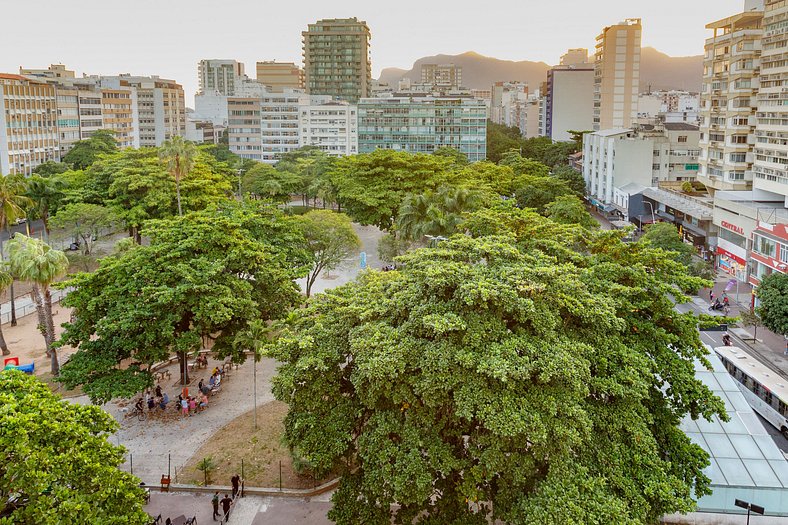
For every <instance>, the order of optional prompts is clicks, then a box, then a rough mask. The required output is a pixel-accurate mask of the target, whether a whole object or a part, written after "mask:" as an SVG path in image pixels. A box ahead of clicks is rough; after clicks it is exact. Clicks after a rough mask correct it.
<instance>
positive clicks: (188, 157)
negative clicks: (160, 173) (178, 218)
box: [159, 135, 197, 215]
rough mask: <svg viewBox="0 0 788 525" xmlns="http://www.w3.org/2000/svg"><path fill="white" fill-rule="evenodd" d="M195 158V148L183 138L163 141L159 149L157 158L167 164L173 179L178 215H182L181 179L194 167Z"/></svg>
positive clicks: (178, 137)
mask: <svg viewBox="0 0 788 525" xmlns="http://www.w3.org/2000/svg"><path fill="white" fill-rule="evenodd" d="M196 156H197V148H196V147H195V146H194V144H193V143H191V142H189V141H187V140H183V137H181V136H179V135H176V136H174V137H172V138H171V139H170V140H166V141H164V143H163V144H162V145H161V147H160V148H159V158H161V159H162V160H163V161H165V162H166V163H167V169H168V170H169V171H170V175H172V176H173V177H175V194H176V196H177V198H178V215H183V210H182V209H181V178H183V177H185V176H187V175H188V174H189V172H190V171H191V170H192V167H194V158H195V157H196Z"/></svg>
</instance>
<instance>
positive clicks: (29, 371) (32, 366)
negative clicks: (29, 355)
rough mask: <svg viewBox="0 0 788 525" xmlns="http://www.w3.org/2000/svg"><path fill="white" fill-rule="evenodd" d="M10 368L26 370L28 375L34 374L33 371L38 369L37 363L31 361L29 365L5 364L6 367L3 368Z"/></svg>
mask: <svg viewBox="0 0 788 525" xmlns="http://www.w3.org/2000/svg"><path fill="white" fill-rule="evenodd" d="M9 368H15V369H17V370H19V371H20V372H24V373H26V374H28V375H33V372H34V371H35V369H36V364H35V363H30V364H29V365H19V366H16V365H5V368H4V369H3V370H8V369H9Z"/></svg>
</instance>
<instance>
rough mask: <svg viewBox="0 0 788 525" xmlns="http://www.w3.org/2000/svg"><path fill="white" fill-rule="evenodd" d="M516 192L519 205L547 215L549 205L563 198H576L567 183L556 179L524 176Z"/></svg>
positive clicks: (519, 181)
mask: <svg viewBox="0 0 788 525" xmlns="http://www.w3.org/2000/svg"><path fill="white" fill-rule="evenodd" d="M518 183H519V184H520V187H519V188H518V189H517V191H516V192H515V198H516V199H517V205H518V206H520V207H522V208H533V209H535V210H536V211H538V212H539V213H545V210H546V209H547V205H548V204H550V203H551V202H554V201H555V200H556V199H558V198H559V197H562V196H574V193H573V192H572V190H571V189H570V188H569V186H567V185H566V183H565V182H564V181H562V180H560V179H557V178H555V177H544V176H531V175H523V176H522V177H520V178H519V179H518Z"/></svg>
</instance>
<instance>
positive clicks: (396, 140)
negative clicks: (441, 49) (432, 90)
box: [358, 97, 487, 162]
mask: <svg viewBox="0 0 788 525" xmlns="http://www.w3.org/2000/svg"><path fill="white" fill-rule="evenodd" d="M444 146H449V147H452V148H454V149H457V150H459V151H460V152H462V153H464V154H465V155H466V156H467V157H468V160H469V161H470V162H476V161H480V160H484V159H485V158H486V156H487V108H486V106H485V104H484V101H483V100H475V99H465V98H410V97H397V98H366V99H362V100H361V101H359V104H358V148H359V153H370V152H372V151H375V150H376V149H391V150H396V151H407V152H409V153H432V152H433V151H435V150H436V149H438V148H441V147H444Z"/></svg>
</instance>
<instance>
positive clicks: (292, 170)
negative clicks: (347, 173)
mask: <svg viewBox="0 0 788 525" xmlns="http://www.w3.org/2000/svg"><path fill="white" fill-rule="evenodd" d="M336 160H337V159H335V158H334V157H331V156H329V155H328V154H326V153H324V152H323V151H322V150H321V149H320V148H318V147H317V146H304V147H302V148H298V149H296V150H293V151H289V152H287V153H285V154H283V155H282V158H281V159H280V160H279V162H277V163H276V170H277V171H278V172H279V174H280V175H279V177H280V179H279V180H280V184H281V185H282V188H283V190H284V191H287V192H289V193H288V195H289V194H298V195H301V196H302V198H303V200H304V204H305V205H306V204H308V202H309V200H310V199H316V198H317V197H320V198H322V199H323V200H324V201H325V202H335V201H336V189H335V187H334V184H333V182H332V181H331V179H330V172H331V171H332V170H333V168H334V165H335V164H336Z"/></svg>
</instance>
